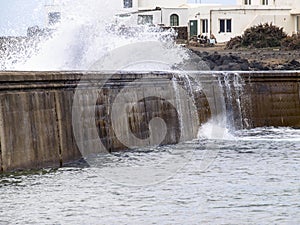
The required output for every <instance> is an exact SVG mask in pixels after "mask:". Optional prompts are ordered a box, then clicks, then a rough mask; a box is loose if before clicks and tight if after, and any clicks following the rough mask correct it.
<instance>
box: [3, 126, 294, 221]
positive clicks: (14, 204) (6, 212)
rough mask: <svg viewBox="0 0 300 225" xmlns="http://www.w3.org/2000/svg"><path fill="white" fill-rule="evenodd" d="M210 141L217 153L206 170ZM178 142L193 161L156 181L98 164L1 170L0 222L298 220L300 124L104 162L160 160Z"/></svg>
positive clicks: (247, 131)
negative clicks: (135, 180) (127, 180)
mask: <svg viewBox="0 0 300 225" xmlns="http://www.w3.org/2000/svg"><path fill="white" fill-rule="evenodd" d="M209 143H214V144H216V146H219V152H218V155H217V157H216V158H215V160H214V161H213V162H212V164H211V165H210V167H209V168H208V169H207V170H206V171H205V172H200V171H199V167H198V165H199V163H201V161H202V159H203V151H204V150H205V148H206V147H207V146H208V144H209ZM179 147H180V148H182V150H194V153H193V155H192V157H191V161H190V162H189V163H187V164H186V166H185V167H184V168H183V169H181V170H180V171H179V172H177V173H176V174H175V175H174V176H173V177H171V178H170V179H168V180H166V181H164V182H162V183H160V184H156V185H152V186H141V187H129V186H124V185H119V184H117V183H116V182H111V181H108V180H107V179H105V178H104V177H103V176H102V175H101V174H100V172H101V169H100V168H90V167H79V166H77V167H76V166H75V167H67V168H61V169H58V170H52V171H51V170H50V171H37V172H34V173H30V174H14V175H5V176H2V177H1V178H0V187H1V193H0V197H1V198H0V205H1V209H0V224H7V223H10V224H17V223H19V224H299V223H300V176H299V174H300V130H294V129H290V128H281V129H275V128H260V129H253V130H243V131H239V132H236V133H235V134H234V135H233V136H232V137H231V138H229V139H225V140H213V139H201V140H195V141H192V142H187V143H184V144H180V145H177V146H165V147H161V148H156V149H152V150H149V149H148V150H147V151H140V152H138V153H134V152H126V153H118V154H117V156H118V157H119V159H120V160H119V161H112V160H110V157H109V156H107V157H106V158H104V159H103V163H104V167H105V166H107V167H118V166H119V163H120V162H122V161H124V160H125V161H126V163H127V164H128V163H130V159H134V160H132V161H133V162H135V163H136V162H137V161H140V162H143V161H147V162H148V163H149V162H150V163H153V164H156V163H157V162H156V160H158V158H160V157H164V156H165V155H167V154H171V153H172V149H174V148H179ZM105 163H106V164H105ZM146 175H147V174H145V176H146Z"/></svg>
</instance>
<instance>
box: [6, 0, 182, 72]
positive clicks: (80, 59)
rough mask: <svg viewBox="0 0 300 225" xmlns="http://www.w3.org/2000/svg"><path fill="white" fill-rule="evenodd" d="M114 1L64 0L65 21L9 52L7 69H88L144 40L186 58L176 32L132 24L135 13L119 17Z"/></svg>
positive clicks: (63, 16) (62, 10) (62, 9)
mask: <svg viewBox="0 0 300 225" xmlns="http://www.w3.org/2000/svg"><path fill="white" fill-rule="evenodd" d="M111 4H112V3H111V2H109V1H96V0H84V1H79V0H76V1H70V0H64V1H60V11H61V15H62V17H61V22H60V23H59V24H56V25H55V26H53V27H52V28H53V31H52V32H51V34H50V35H48V36H47V37H43V38H42V40H34V41H30V42H28V43H27V45H30V47H28V46H26V49H27V50H26V51H21V52H20V51H15V52H14V53H12V52H10V53H8V54H9V56H8V57H6V59H7V60H6V62H5V66H3V67H4V69H5V70H35V71H46V70H51V71H52V70H87V69H89V68H90V67H91V65H93V63H95V62H96V61H97V60H99V59H100V58H101V57H103V56H105V54H107V53H108V52H110V51H111V50H113V49H116V48H118V47H121V46H126V45H129V44H132V43H136V42H141V41H158V42H160V43H163V44H164V47H165V48H167V49H169V51H168V52H169V53H168V54H170V55H176V56H177V61H174V62H172V63H179V62H180V61H179V60H183V59H184V58H186V50H183V49H182V48H180V47H179V46H176V45H175V44H174V41H173V39H174V38H173V37H174V36H175V32H174V31H171V30H168V31H162V30H161V29H160V28H159V27H149V26H136V25H134V24H132V21H133V18H132V17H133V16H128V17H122V18H121V17H117V16H115V15H116V14H118V13H119V11H118V10H117V9H116V7H112V5H111ZM124 24H127V26H124ZM32 42H34V43H32ZM24 52H25V53H24ZM8 59H9V60H8Z"/></svg>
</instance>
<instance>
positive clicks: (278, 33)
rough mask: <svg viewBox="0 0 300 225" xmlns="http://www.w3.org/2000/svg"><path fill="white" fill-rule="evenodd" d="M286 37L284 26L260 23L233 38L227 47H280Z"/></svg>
mask: <svg viewBox="0 0 300 225" xmlns="http://www.w3.org/2000/svg"><path fill="white" fill-rule="evenodd" d="M286 37H287V34H286V33H285V32H284V31H283V28H279V27H277V26H274V25H273V24H272V23H271V24H268V23H265V24H259V25H256V26H253V27H250V28H248V29H246V30H245V31H244V33H243V35H242V36H241V37H236V38H233V39H231V40H230V41H229V42H228V43H227V47H228V48H233V47H250V48H253V47H254V48H268V47H279V46H280V45H281V41H282V39H284V38H286Z"/></svg>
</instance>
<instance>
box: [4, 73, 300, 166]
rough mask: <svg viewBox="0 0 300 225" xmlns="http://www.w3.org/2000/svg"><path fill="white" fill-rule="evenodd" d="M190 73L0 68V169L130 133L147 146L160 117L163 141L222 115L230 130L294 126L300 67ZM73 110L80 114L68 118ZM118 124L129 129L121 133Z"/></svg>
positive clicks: (67, 157)
mask: <svg viewBox="0 0 300 225" xmlns="http://www.w3.org/2000/svg"><path fill="white" fill-rule="evenodd" d="M188 77H189V78H188V79H187V77H186V76H179V75H178V74H176V73H162V72H157V73H155V72H153V73H115V74H110V73H108V72H107V73H99V72H1V73H0V109H1V110H0V140H1V154H0V156H1V157H0V164H1V170H2V171H12V170H17V169H34V168H41V167H59V166H62V165H63V164H64V163H68V162H71V161H74V160H77V159H80V158H81V156H82V155H81V153H82V151H81V152H80V151H79V149H81V150H82V147H85V148H86V149H87V150H86V151H90V150H91V149H93V148H95V146H96V147H97V142H98V141H99V140H100V141H101V143H102V144H103V146H104V149H105V150H106V151H107V152H110V151H119V150H122V149H126V148H127V146H128V145H126V144H128V143H124V141H120V139H122V135H123V136H126V137H125V139H126V138H127V139H128V138H129V137H130V134H132V135H134V137H136V139H137V141H136V143H131V145H132V144H133V145H135V144H136V145H137V146H138V145H139V144H141V143H142V144H145V143H146V144H153V143H155V142H156V139H157V140H159V138H161V137H159V135H157V136H158V137H156V136H155V134H160V130H158V131H155V129H154V128H155V127H154V128H153V129H152V128H151V126H150V128H149V124H151V122H150V121H151V120H152V119H153V118H161V119H162V120H164V121H165V128H166V135H165V136H164V137H163V139H162V142H160V143H162V144H175V143H178V142H179V141H184V140H191V139H193V138H195V137H196V136H197V132H198V128H199V126H200V125H201V124H203V123H205V122H206V121H208V120H209V119H210V118H211V117H216V116H218V115H221V114H222V115H223V116H224V115H225V116H226V117H228V121H229V123H231V124H233V125H234V126H235V127H236V128H253V127H262V126H292V127H297V128H300V97H299V95H300V73H299V72H296V71H294V72H282V71H281V72H255V73H254V72H241V73H230V72H229V73H221V72H220V73H218V72H202V73H192V72H190V73H189V74H188ZM177 89H178V90H179V91H178V90H177ZM176 90H177V91H178V92H177V91H176ZM180 90H181V91H182V92H186V93H187V94H186V95H182V93H181V92H180ZM118 96H121V97H122V96H127V97H126V98H120V97H118ZM132 96H135V97H132ZM178 99H179V100H178ZM222 104H223V105H222ZM113 106H114V107H116V108H115V109H117V110H120V116H118V117H113V115H118V113H117V114H113V112H112V111H113ZM86 109H88V111H86ZM123 109H124V111H121V110H123ZM223 109H225V114H224V112H222V110H223ZM74 110H75V111H76V112H79V113H80V114H78V115H80V116H81V117H77V118H75V119H74ZM121 112H122V113H121ZM222 115H221V116H222ZM78 118H79V119H78ZM116 118H117V119H116ZM124 121H125V122H124ZM86 124H89V125H88V126H87V127H85V126H86ZM124 127H125V128H126V129H128V130H129V131H130V132H127V133H126V132H125V133H124V132H123V133H122V129H123V128H124ZM93 128H95V129H93ZM158 128H159V129H163V128H164V127H160V126H158ZM154 131H155V132H154ZM118 133H119V134H118ZM120 133H121V135H120ZM123 138H124V137H123ZM141 140H142V141H141ZM103 146H102V147H103ZM84 151H85V150H84ZM91 153H93V152H91Z"/></svg>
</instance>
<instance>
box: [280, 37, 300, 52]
mask: <svg viewBox="0 0 300 225" xmlns="http://www.w3.org/2000/svg"><path fill="white" fill-rule="evenodd" d="M281 47H282V48H283V49H286V50H297V49H300V34H294V35H292V36H287V37H286V38H284V39H283V40H282V41H281Z"/></svg>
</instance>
